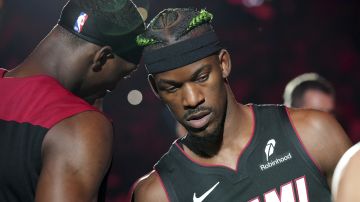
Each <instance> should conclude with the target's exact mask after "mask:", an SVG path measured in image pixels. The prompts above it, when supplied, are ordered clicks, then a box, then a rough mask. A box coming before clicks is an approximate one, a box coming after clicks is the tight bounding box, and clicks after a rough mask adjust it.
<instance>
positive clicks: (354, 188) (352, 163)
mask: <svg viewBox="0 0 360 202" xmlns="http://www.w3.org/2000/svg"><path fill="white" fill-rule="evenodd" d="M343 158H344V157H343ZM340 162H342V163H345V165H340V167H339V168H341V166H344V167H342V168H341V170H340V172H341V174H340V178H339V179H336V181H335V183H338V184H337V186H336V187H337V189H334V187H335V186H333V190H332V191H333V192H334V193H333V196H334V197H335V198H334V199H335V201H336V202H344V201H359V200H360V192H359V191H358V189H359V187H360V173H359V172H358V170H359V166H360V152H359V150H358V148H357V153H356V154H354V155H353V156H352V157H350V159H349V161H348V162H343V161H340ZM339 168H338V167H337V169H339Z"/></svg>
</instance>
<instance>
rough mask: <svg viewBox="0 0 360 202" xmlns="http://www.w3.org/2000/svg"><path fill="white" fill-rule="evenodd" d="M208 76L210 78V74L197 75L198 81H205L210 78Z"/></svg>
mask: <svg viewBox="0 0 360 202" xmlns="http://www.w3.org/2000/svg"><path fill="white" fill-rule="evenodd" d="M208 78H209V74H200V75H199V76H198V77H197V79H196V81H197V82H205V81H206V80H208Z"/></svg>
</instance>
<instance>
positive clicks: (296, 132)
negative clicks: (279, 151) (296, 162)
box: [285, 107, 324, 175]
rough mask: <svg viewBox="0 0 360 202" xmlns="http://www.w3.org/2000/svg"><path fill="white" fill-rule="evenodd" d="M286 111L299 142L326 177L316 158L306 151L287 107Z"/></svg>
mask: <svg viewBox="0 0 360 202" xmlns="http://www.w3.org/2000/svg"><path fill="white" fill-rule="evenodd" d="M285 111H286V114H287V116H288V118H289V120H290V124H291V126H292V128H293V129H294V131H295V134H296V136H297V139H298V140H299V142H300V145H301V147H302V148H303V149H304V151H305V153H306V154H307V155H308V156H309V158H310V159H311V161H312V162H313V163H314V165H315V166H316V168H317V169H318V170H319V171H320V173H322V174H323V175H324V173H323V171H322V170H321V169H320V165H319V164H318V163H317V162H316V161H315V160H314V158H313V157H312V155H311V154H310V152H309V151H308V150H307V149H306V147H305V145H304V143H303V141H302V140H301V138H300V135H299V132H298V131H297V129H296V127H295V125H294V123H293V120H292V118H291V116H290V114H289V110H288V108H287V107H285Z"/></svg>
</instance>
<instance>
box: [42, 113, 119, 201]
mask: <svg viewBox="0 0 360 202" xmlns="http://www.w3.org/2000/svg"><path fill="white" fill-rule="evenodd" d="M112 142H113V133H112V126H111V123H110V122H109V121H108V120H107V118H106V117H104V115H103V114H101V113H99V112H96V111H86V112H82V113H79V114H76V115H74V116H71V117H69V118H66V119H64V120H62V121H60V122H59V123H57V124H56V125H54V126H53V127H52V128H51V129H50V130H49V131H48V132H47V134H46V135H45V138H44V140H43V144H42V150H41V153H42V169H41V173H40V177H39V181H38V185H37V191H36V198H37V199H38V200H39V201H52V200H54V199H55V197H57V200H59V201H92V200H95V198H96V197H97V193H98V188H99V187H100V185H101V182H102V180H103V178H104V176H105V175H106V172H107V171H108V169H109V167H110V162H111V158H112Z"/></svg>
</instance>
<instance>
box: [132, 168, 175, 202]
mask: <svg viewBox="0 0 360 202" xmlns="http://www.w3.org/2000/svg"><path fill="white" fill-rule="evenodd" d="M132 201H135V202H167V201H168V198H167V195H166V192H165V190H164V189H163V186H162V183H161V180H160V177H159V175H158V174H157V173H156V172H155V171H152V172H151V173H149V174H148V175H146V176H144V177H142V178H141V179H140V180H139V181H138V182H137V184H136V185H135V190H134V193H133V199H132Z"/></svg>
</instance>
